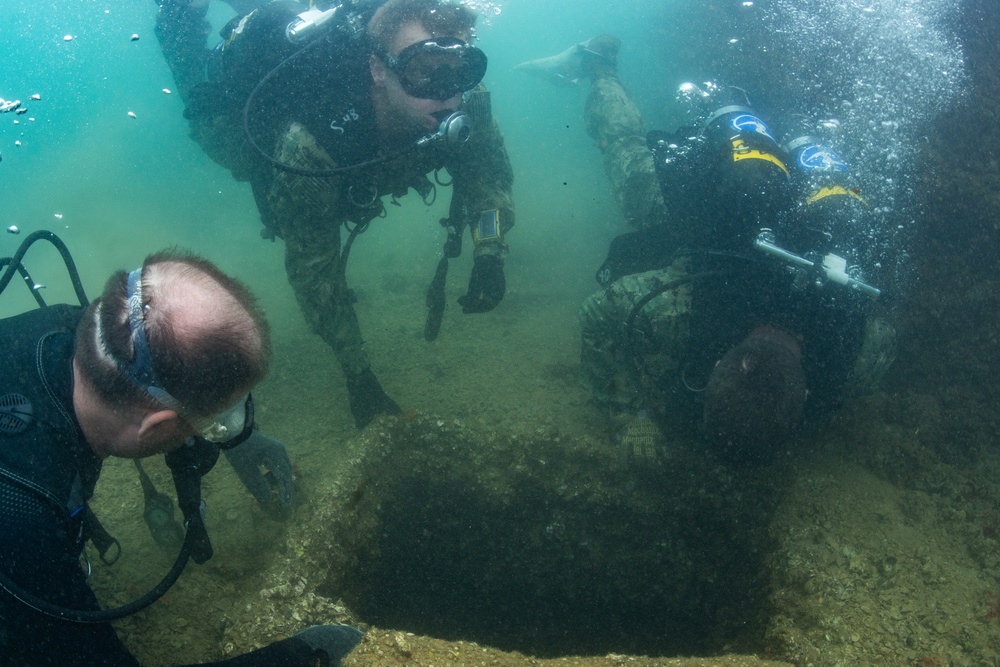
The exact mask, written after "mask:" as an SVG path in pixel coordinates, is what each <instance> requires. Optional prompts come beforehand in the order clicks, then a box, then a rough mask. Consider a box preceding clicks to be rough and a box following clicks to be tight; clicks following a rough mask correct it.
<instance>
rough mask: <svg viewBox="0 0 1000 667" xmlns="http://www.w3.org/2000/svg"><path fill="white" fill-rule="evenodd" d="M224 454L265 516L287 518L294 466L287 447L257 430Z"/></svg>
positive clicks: (289, 511)
mask: <svg viewBox="0 0 1000 667" xmlns="http://www.w3.org/2000/svg"><path fill="white" fill-rule="evenodd" d="M223 452H224V453H225V455H226V459H228V460H229V463H230V465H232V466H233V470H235V471H236V475H237V476H238V477H239V478H240V481H241V482H243V485H244V486H246V487H247V490H248V491H250V493H252V494H253V497H254V498H256V499H257V502H259V503H260V506H261V508H262V509H263V510H264V512H266V513H267V514H268V516H270V517H272V518H275V519H282V520H283V519H286V518H288V515H289V514H290V513H291V511H292V463H291V461H289V460H288V452H286V451H285V446H284V445H283V444H281V443H280V442H278V441H277V440H275V439H274V438H269V437H267V436H266V435H264V434H263V433H261V432H260V431H258V430H256V429H255V430H254V431H253V433H251V434H250V436H249V437H248V438H247V439H246V440H245V441H244V442H242V443H240V444H239V445H237V446H236V447H233V448H232V449H225V450H223ZM262 469H263V470H262Z"/></svg>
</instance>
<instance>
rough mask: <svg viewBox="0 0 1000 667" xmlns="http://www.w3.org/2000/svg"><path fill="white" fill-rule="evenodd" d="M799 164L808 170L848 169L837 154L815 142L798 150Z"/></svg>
mask: <svg viewBox="0 0 1000 667" xmlns="http://www.w3.org/2000/svg"><path fill="white" fill-rule="evenodd" d="M799 166H800V167H802V168H803V169H807V170H810V171H848V167H847V164H846V163H845V162H844V161H843V160H841V159H840V156H839V155H837V154H836V153H834V152H833V151H831V150H830V149H829V148H823V147H822V146H817V145H816V144H809V145H808V146H806V147H805V148H803V149H802V150H801V151H800V152H799Z"/></svg>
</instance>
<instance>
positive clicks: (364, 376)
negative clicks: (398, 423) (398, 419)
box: [347, 368, 402, 429]
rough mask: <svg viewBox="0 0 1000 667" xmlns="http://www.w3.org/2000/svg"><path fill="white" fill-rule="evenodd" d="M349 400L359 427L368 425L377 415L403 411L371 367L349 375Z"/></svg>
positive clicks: (355, 421) (355, 422)
mask: <svg viewBox="0 0 1000 667" xmlns="http://www.w3.org/2000/svg"><path fill="white" fill-rule="evenodd" d="M347 400H348V401H349V402H350V404H351V416H352V417H354V425H355V426H356V427H357V428H359V429H360V428H364V427H365V426H368V424H369V423H371V420H373V419H375V415H378V414H386V415H398V414H400V413H401V412H402V410H401V409H400V408H399V404H398V403H396V401H394V400H392V398H390V397H389V395H388V394H387V393H385V390H384V389H382V384H381V383H380V382H379V381H378V378H377V377H375V373H373V372H372V369H370V368H366V369H365V370H363V371H361V372H360V373H358V374H357V375H348V376H347Z"/></svg>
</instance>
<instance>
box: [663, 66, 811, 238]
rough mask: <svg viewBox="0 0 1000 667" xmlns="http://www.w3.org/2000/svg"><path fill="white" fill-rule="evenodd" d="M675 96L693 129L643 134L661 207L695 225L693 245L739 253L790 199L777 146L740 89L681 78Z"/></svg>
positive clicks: (787, 179)
mask: <svg viewBox="0 0 1000 667" xmlns="http://www.w3.org/2000/svg"><path fill="white" fill-rule="evenodd" d="M677 99H678V100H679V101H680V102H681V103H682V104H683V105H684V107H685V110H686V112H687V113H688V115H689V119H690V120H691V121H693V122H694V123H695V126H694V127H691V128H685V129H682V130H681V131H679V132H678V133H675V134H673V135H665V134H664V133H654V134H651V135H650V136H649V137H648V138H647V142H648V143H649V145H650V149H651V150H652V152H653V159H654V164H655V167H656V173H657V176H658V177H659V180H660V187H661V190H662V192H663V199H664V203H665V204H666V205H667V210H668V212H670V213H671V214H672V215H673V214H674V213H675V212H677V213H678V214H679V215H681V216H683V219H682V220H681V224H684V223H687V222H689V221H690V223H691V224H692V225H698V226H699V228H697V229H695V230H693V231H692V234H690V236H692V237H693V239H692V245H693V246H695V247H700V248H704V249H709V250H721V251H727V252H744V251H746V250H748V249H750V247H751V245H752V242H753V239H754V238H755V236H756V234H757V231H758V230H759V229H760V228H761V227H771V226H773V225H774V223H775V220H777V219H778V218H779V216H781V215H783V214H784V212H785V211H787V210H788V209H789V208H790V207H791V205H792V203H793V201H794V200H793V198H792V191H791V189H790V187H789V170H788V167H787V166H786V165H785V161H784V157H783V155H782V151H781V148H780V147H779V146H778V142H777V141H776V140H775V138H774V134H773V133H772V132H771V129H770V128H769V127H768V125H767V123H766V122H764V120H762V119H761V117H760V116H759V115H758V114H757V113H756V112H755V111H754V110H753V108H752V107H751V106H750V101H749V99H748V98H747V95H746V93H745V92H744V91H743V90H741V89H740V88H735V87H719V86H716V85H715V84H712V83H706V84H704V87H699V86H696V85H694V84H691V83H685V84H682V85H681V86H680V88H679V90H678V93H677Z"/></svg>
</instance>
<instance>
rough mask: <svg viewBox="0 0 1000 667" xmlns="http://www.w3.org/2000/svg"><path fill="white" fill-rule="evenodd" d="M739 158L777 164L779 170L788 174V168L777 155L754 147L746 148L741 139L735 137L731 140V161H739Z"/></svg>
mask: <svg viewBox="0 0 1000 667" xmlns="http://www.w3.org/2000/svg"><path fill="white" fill-rule="evenodd" d="M740 160H764V161H765V162H770V163H771V164H774V165H777V166H778V167H779V168H780V169H781V171H783V172H785V176H789V173H788V168H787V167H785V163H784V162H782V161H781V160H780V159H779V158H778V157H776V156H774V155H771V154H770V153H765V152H764V151H759V150H757V149H756V148H747V147H746V146H745V145H744V144H743V141H742V140H741V139H736V140H735V141H733V162H739V161H740Z"/></svg>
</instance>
